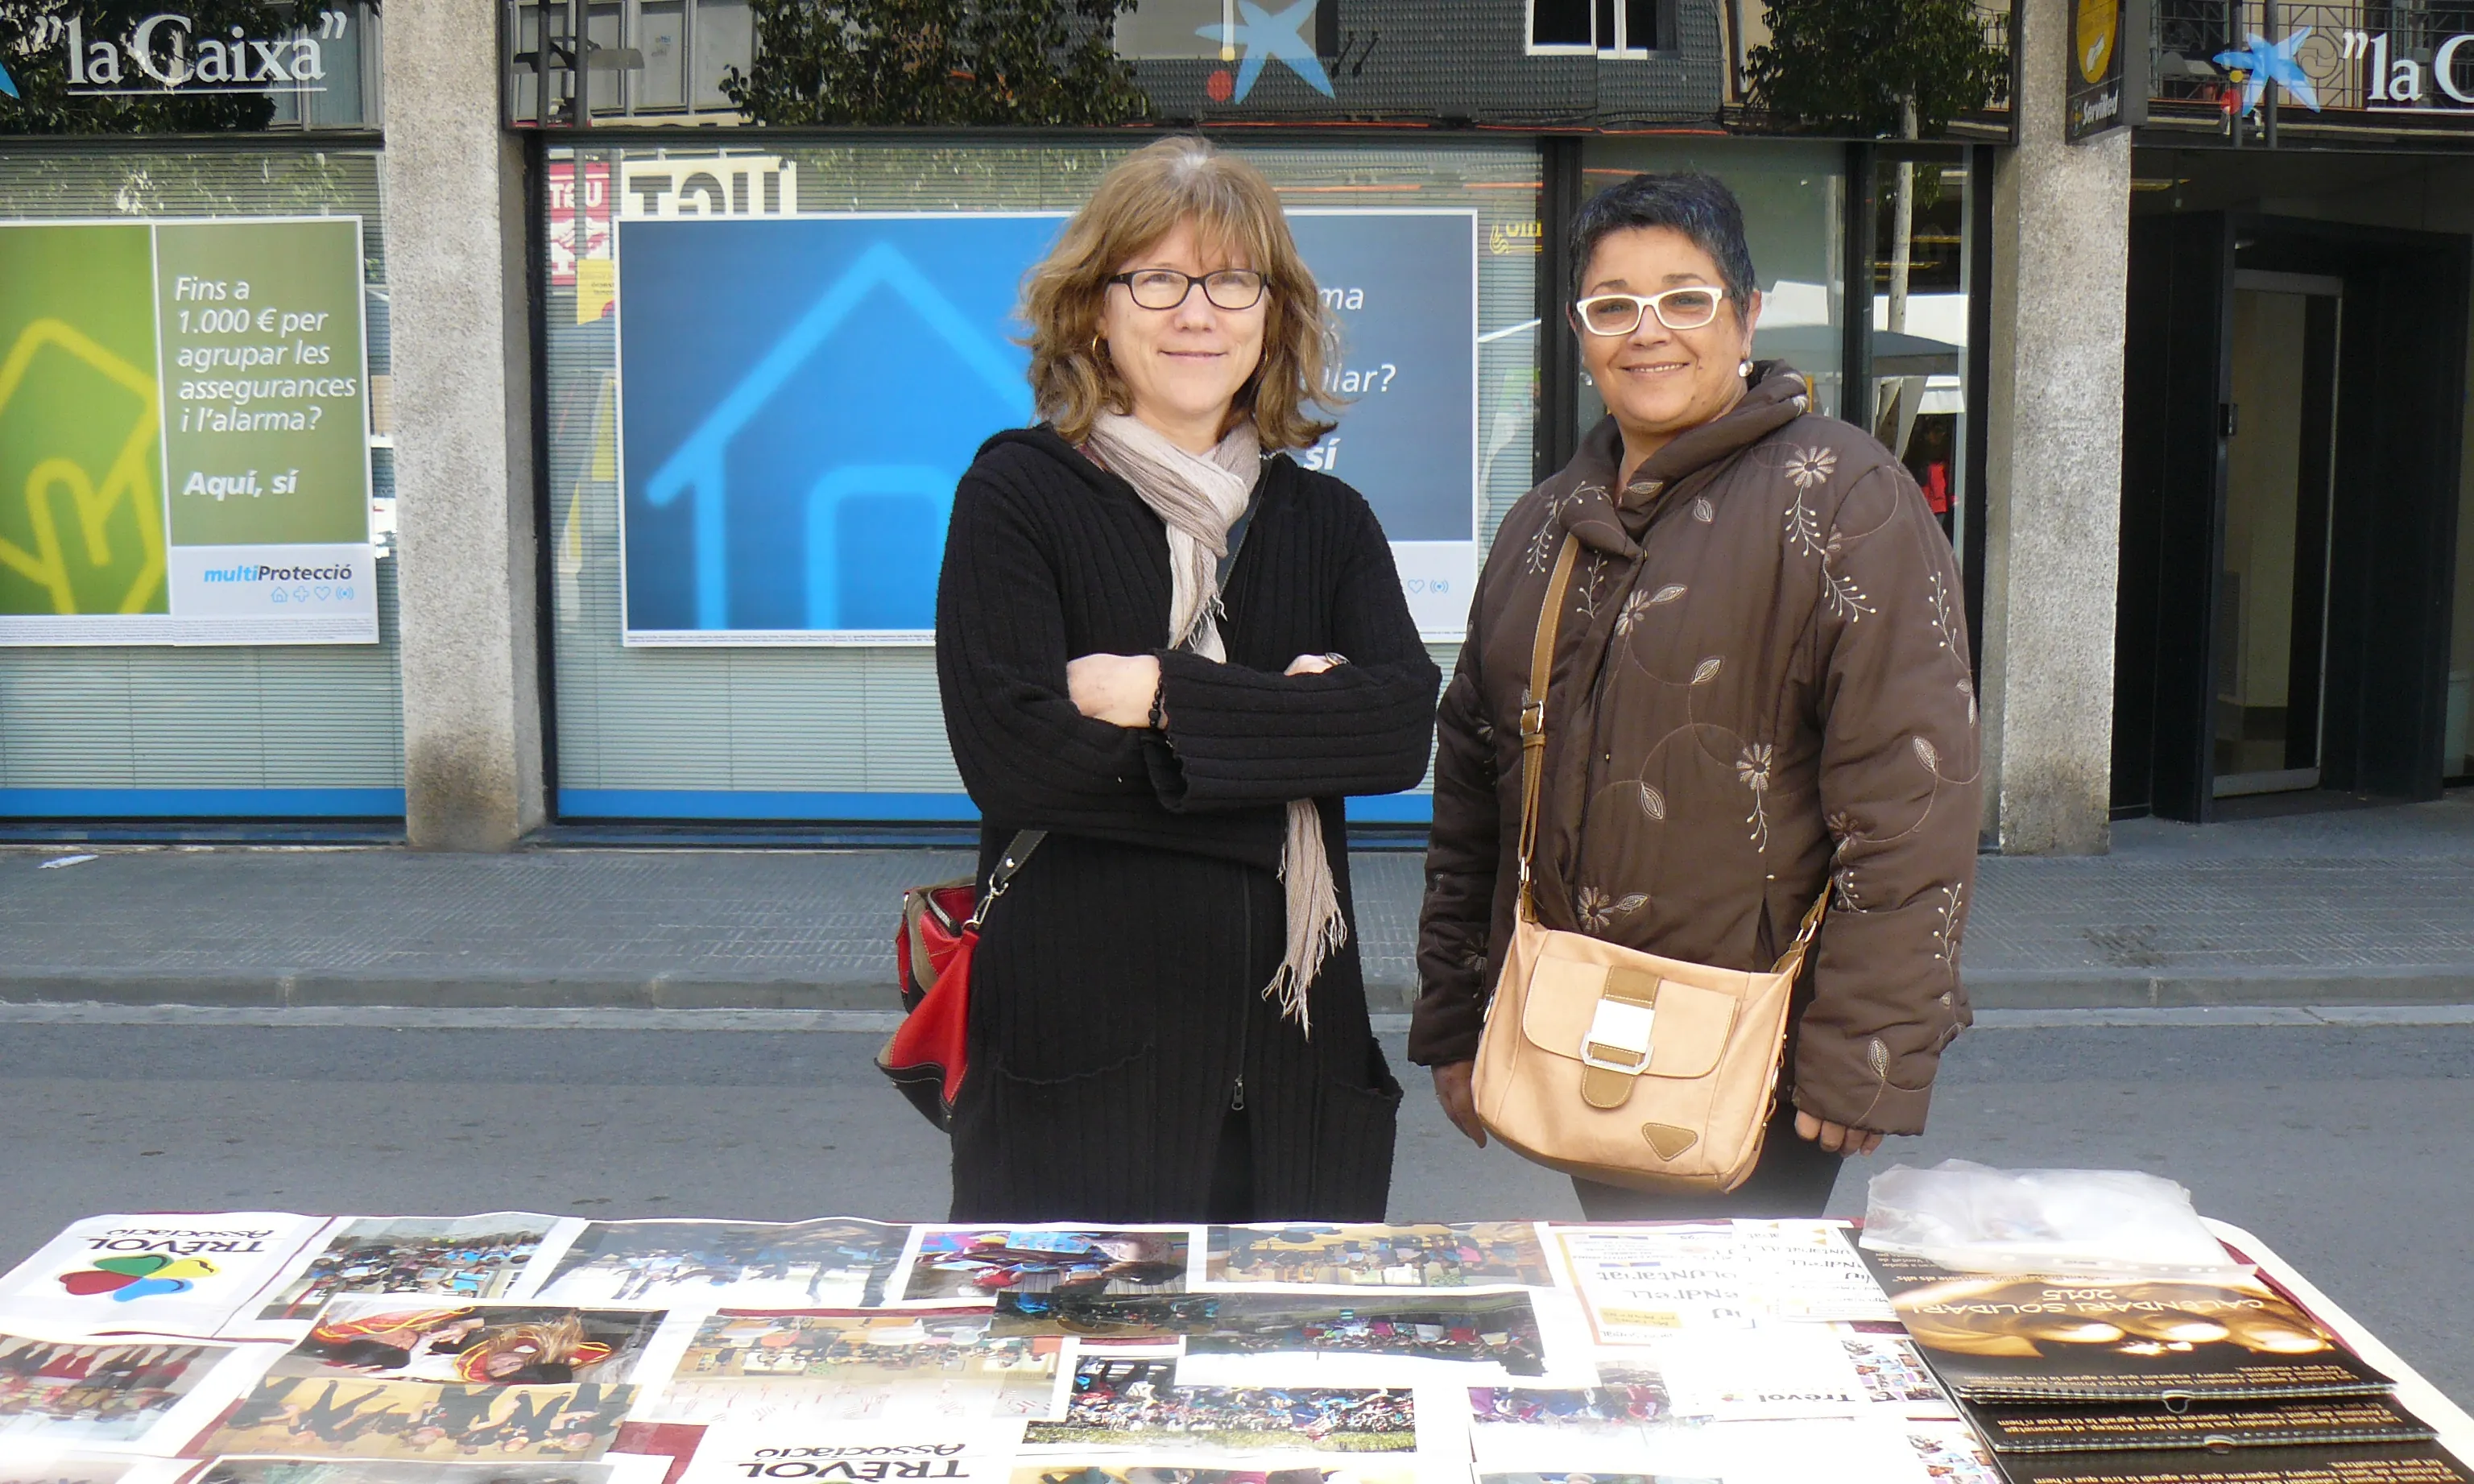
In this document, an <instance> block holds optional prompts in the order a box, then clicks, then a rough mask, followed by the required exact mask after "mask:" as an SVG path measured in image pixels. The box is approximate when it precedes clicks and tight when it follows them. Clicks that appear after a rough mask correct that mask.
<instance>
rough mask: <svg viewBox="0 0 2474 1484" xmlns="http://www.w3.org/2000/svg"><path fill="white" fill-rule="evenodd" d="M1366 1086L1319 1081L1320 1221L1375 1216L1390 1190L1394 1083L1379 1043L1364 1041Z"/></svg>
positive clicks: (1396, 1107)
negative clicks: (1320, 1100) (1320, 1085)
mask: <svg viewBox="0 0 2474 1484" xmlns="http://www.w3.org/2000/svg"><path fill="white" fill-rule="evenodd" d="M1366 1063H1367V1068H1366V1076H1367V1080H1368V1082H1369V1083H1370V1085H1369V1086H1364V1087H1353V1086H1350V1085H1349V1084H1348V1083H1346V1082H1342V1081H1339V1080H1338V1079H1332V1080H1329V1081H1326V1082H1325V1083H1323V1084H1322V1138H1321V1139H1320V1140H1319V1148H1318V1149H1317V1151H1316V1159H1315V1165H1316V1170H1315V1180H1314V1185H1315V1201H1314V1203H1313V1204H1314V1206H1315V1214H1316V1215H1317V1216H1318V1217H1320V1218H1322V1219H1323V1220H1326V1221H1381V1220H1383V1218H1384V1208H1385V1206H1386V1204H1388V1201H1389V1198H1390V1194H1391V1190H1392V1151H1393V1146H1394V1144H1395V1142H1396V1140H1397V1137H1398V1131H1399V1115H1400V1098H1401V1091H1400V1083H1399V1081H1398V1080H1397V1079H1396V1078H1395V1077H1394V1076H1393V1075H1392V1069H1391V1068H1390V1067H1389V1066H1388V1065H1386V1064H1385V1063H1384V1059H1383V1048H1382V1046H1381V1044H1380V1043H1378V1042H1374V1041H1371V1040H1370V1041H1369V1042H1367V1046H1366Z"/></svg>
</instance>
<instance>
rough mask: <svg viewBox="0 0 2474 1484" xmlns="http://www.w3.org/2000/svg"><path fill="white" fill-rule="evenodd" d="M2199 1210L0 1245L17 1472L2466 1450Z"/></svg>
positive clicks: (1445, 1475)
mask: <svg viewBox="0 0 2474 1484" xmlns="http://www.w3.org/2000/svg"><path fill="white" fill-rule="evenodd" d="M2217 1230H2218V1232H2219V1234H2220V1235H2222V1236H2223V1237H2225V1238H2226V1239H2227V1244H2226V1245H2227V1247H2228V1251H2229V1252H2230V1253H2232V1255H2233V1256H2234V1257H2235V1258H2236V1259H2238V1260H2240V1261H2241V1262H2243V1263H2244V1264H2246V1265H2247V1266H2245V1267H2244V1268H2242V1269H2239V1270H2237V1271H2236V1272H2234V1273H2232V1274H2230V1275H2219V1276H2216V1277H2207V1278H2186V1279H2181V1280H2176V1281H2172V1282H2168V1281H2166V1280H2163V1279H2144V1280H2138V1281H2122V1282H2107V1281H2102V1280H2097V1279H2091V1278H2089V1277H2085V1276H2084V1275H2081V1276H2077V1277H2069V1278H2047V1277H2015V1276H2013V1277H1984V1276H1975V1275H1967V1274H1958V1273H1952V1272H1947V1271H1943V1270H1939V1269H1935V1268H1933V1267H1931V1265H1930V1264H1928V1263H1924V1262H1922V1261H1921V1260H1920V1259H1915V1258H1902V1257H1897V1256H1893V1255H1885V1254H1882V1253H1867V1252H1864V1251H1862V1250H1860V1249H1859V1247H1858V1245H1857V1242H1856V1232H1855V1230H1854V1229H1851V1228H1850V1227H1849V1226H1848V1225H1847V1224H1844V1223H1839V1222H1829V1221H1733V1222H1714V1223H1699V1224H1672V1225H1635V1226H1594V1225H1561V1224H1547V1223H1531V1222H1474V1223H1463V1224H1453V1225H1419V1226H1328V1225H1295V1226H1252V1227H1185V1226H1142V1227H1104V1226H1082V1227H1076V1226H1042V1227H1003V1226H915V1227H914V1226H900V1225H888V1224H885V1223H879V1222H872V1221H865V1220H860V1219H855V1218H841V1217H831V1218H822V1219H818V1220H814V1221H806V1222H796V1223H751V1222H731V1221H688V1220H658V1221H606V1222H605V1221H592V1222H588V1221H584V1220H579V1219H574V1218H557V1217H550V1216H542V1215H530V1214H523V1213H497V1214H491V1215H483V1216H471V1217H449V1218H431V1217H418V1218H413V1217H327V1216H311V1215H300V1214H293V1213H287V1212H274V1211H231V1212H221V1213H211V1214H184V1215H159V1214H158V1215H108V1216H98V1217H93V1218H89V1219H87V1220H85V1221H81V1222H78V1223H76V1224H75V1225H73V1226H72V1227H70V1228H69V1229H67V1230H66V1231H64V1232H62V1233H61V1235H60V1236H59V1237H57V1238H55V1239H54V1240H53V1241H52V1242H50V1243H49V1244H48V1245H46V1246H45V1247H44V1248H43V1249H42V1250H41V1251H40V1252H38V1253H36V1254H35V1255H34V1256H33V1257H31V1258H29V1259H28V1260H27V1261H25V1262H24V1263H22V1264H20V1265H19V1266H18V1267H17V1268H16V1269H15V1270H14V1271H13V1272H12V1273H10V1274H9V1276H8V1277H6V1278H5V1279H0V1484H36V1481H41V1484H738V1481H745V1480H838V1481H851V1484H880V1481H892V1480H947V1481H971V1484H1473V1481H1474V1484H1650V1481H1697V1480H1720V1481H1725V1484H1771V1481H1779V1484H1784V1481H1804V1480H1814V1479H1831V1480H1847V1481H1857V1484H1869V1481H1876V1480H1878V1481H1881V1484H1917V1481H1939V1484H2001V1481H2004V1480H2006V1481H2008V1484H2030V1481H2044V1480H2056V1481H2059V1480H2119V1481H2133V1480H2136V1481H2147V1484H2178V1481H2181V1480H2186V1479H2188V1480H2200V1479H2217V1478H2240V1479H2244V1480H2249V1481H2252V1484H2320V1481H2326V1484H2461V1481H2466V1484H2474V1472H2469V1471H2468V1470H2467V1469H2466V1468H2465V1467H2464V1466H2463V1465H2462V1464H2461V1463H2459V1462H2458V1461H2457V1460H2458V1458H2459V1457H2462V1456H2464V1453H2465V1451H2466V1450H2467V1449H2468V1448H2469V1446H2474V1422H2469V1421H2468V1419H2467V1417H2466V1415H2465V1414H2464V1413H2463V1412H2462V1411H2461V1410H2459V1409H2458V1408H2457V1407H2456V1406H2455V1405H2453V1404H2452V1403H2450V1402H2449V1401H2448V1400H2447V1399H2444V1398H2442V1397H2440V1396H2439V1394H2438V1392H2436V1391H2434V1390H2433V1389H2432V1388H2431V1387H2430V1386H2429V1385H2428V1384H2427V1383H2425V1382H2424V1381H2422V1380H2421V1378H2420V1377H2418V1376H2415V1375H2413V1373H2412V1372H2411V1371H2409V1370H2408V1369H2407V1368H2406V1367H2405V1366H2404V1365H2403V1364H2402V1363H2401V1362H2399V1361H2398V1360H2397V1358H2396V1357H2395V1356H2394V1355H2393V1354H2390V1353H2389V1352H2388V1351H2387V1350H2385V1349H2384V1348H2382V1347H2381V1346H2380V1345H2379V1344H2378V1342H2377V1341H2376V1339H2374V1338H2373V1337H2371V1336H2369V1335H2367V1334H2365V1333H2363V1332H2362V1331H2361V1330H2360V1328H2359V1326H2355V1325H2353V1323H2352V1322H2351V1321H2350V1320H2349V1319H2347V1318H2346V1317H2345V1316H2343V1315H2342V1314H2341V1312H2339V1311H2337V1310H2336V1309H2335V1307H2334V1306H2333V1305H2331V1304H2329V1303H2328V1302H2327V1301H2326V1300H2325V1299H2324V1298H2323V1297H2322V1296H2321V1295H2319V1294H2318V1292H2317V1291H2316V1289H2314V1288H2313V1287H2312V1286H2311V1285H2310V1284H2309V1283H2308V1282H2307V1281H2305V1280H2304V1279H2302V1278H2301V1277H2300V1276H2299V1275H2297V1274H2294V1273H2292V1271H2291V1270H2290V1269H2289V1268H2287V1267H2286V1266H2285V1265H2284V1264H2282V1263H2281V1262H2279V1261H2277V1260H2276V1259H2275V1257H2274V1256H2273V1254H2272V1253H2268V1251H2267V1250H2266V1249H2265V1248H2263V1247H2262V1246H2260V1244H2259V1243H2258V1242H2257V1241H2256V1240H2255V1239H2252V1238H2250V1237H2248V1236H2247V1235H2246V1234H2244V1233H2241V1232H2238V1231H2234V1230H2233V1229H2226V1228H2219V1229H2217ZM2452 1450H2454V1451H2452Z"/></svg>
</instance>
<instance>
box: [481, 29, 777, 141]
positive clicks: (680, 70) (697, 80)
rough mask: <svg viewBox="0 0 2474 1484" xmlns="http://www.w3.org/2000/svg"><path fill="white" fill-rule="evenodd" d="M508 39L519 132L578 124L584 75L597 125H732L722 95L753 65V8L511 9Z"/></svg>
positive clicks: (512, 100) (512, 98)
mask: <svg viewBox="0 0 2474 1484" xmlns="http://www.w3.org/2000/svg"><path fill="white" fill-rule="evenodd" d="M579 20H581V22H582V29H583V36H581V38H578V37H577V36H575V34H574V31H575V26H576V23H577V22H578V21H579ZM507 30H508V35H509V36H511V37H512V38H513V41H514V45H513V46H512V48H511V49H510V50H511V51H512V53H513V55H512V56H511V58H510V59H509V60H510V61H511V63H512V71H513V74H514V84H515V85H514V87H513V88H512V89H511V90H510V92H509V100H510V108H511V109H512V111H513V113H514V115H515V121H516V122H518V123H521V124H572V123H574V122H575V113H576V107H575V95H576V83H577V80H578V77H579V75H580V76H581V78H582V81H583V84H584V87H585V90H586V92H587V94H588V95H589V97H590V98H591V100H592V113H593V116H594V117H595V118H632V117H638V116H644V115H652V116H662V115H667V116H671V117H677V116H680V115H686V116H689V117H693V116H695V115H697V114H701V113H721V114H733V115H735V114H736V112H737V111H738V110H737V109H734V108H733V107H732V106H731V103H730V99H729V98H728V96H727V95H726V94H724V92H723V91H722V87H723V85H724V83H725V82H726V81H727V80H728V78H729V74H730V71H731V69H732V68H734V67H735V68H737V69H738V70H739V71H740V72H741V73H744V72H746V71H747V70H748V68H749V67H750V66H751V65H752V64H753V62H754V61H755V55H756V51H755V35H756V33H755V25H754V22H753V20H752V18H751V17H750V15H749V12H748V5H747V0H591V3H590V4H570V3H567V0H551V3H549V4H547V5H544V4H543V3H541V0H511V3H510V4H509V5H508V7H507ZM579 39H580V42H581V44H579Z"/></svg>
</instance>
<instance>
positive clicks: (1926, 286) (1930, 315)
mask: <svg viewBox="0 0 2474 1484" xmlns="http://www.w3.org/2000/svg"><path fill="white" fill-rule="evenodd" d="M1919 153H1920V155H1922V158H1884V159H1881V160H1879V161H1878V162H1877V165H1876V169H1877V170H1878V172H1879V174H1878V176H1877V177H1876V179H1875V181H1874V188H1873V203H1874V213H1875V214H1874V221H1873V272H1872V279H1873V364H1872V367H1871V372H1872V384H1871V387H1870V389H1869V392H1870V395H1869V397H1868V398H1865V399H1863V400H1862V401H1859V402H1858V403H1856V405H1858V406H1867V405H1868V406H1869V409H1870V414H1871V415H1870V423H1871V426H1872V430H1873V436H1874V437H1876V438H1878V439H1880V442H1881V445H1882V446H1883V447H1884V448H1886V449H1888V450H1890V451H1891V452H1892V453H1895V454H1897V455H1898V457H1899V461H1900V462H1901V463H1903V464H1904V465H1906V467H1907V473H1909V474H1913V475H1914V476H1915V480H1916V487H1917V488H1918V489H1921V490H1923V491H1924V495H1925V502H1926V503H1927V504H1928V505H1929V506H1931V507H1932V512H1933V515H1934V516H1935V517H1936V518H1937V519H1938V520H1939V521H1940V522H1941V527H1942V530H1943V531H1944V532H1945V533H1947V534H1948V535H1949V536H1950V538H1951V540H1952V542H1953V545H1955V546H1957V547H1959V549H1960V550H1962V551H1964V550H1965V549H1966V547H1967V531H1966V521H1967V500H1966V498H1965V497H1966V482H1967V470H1968V467H1969V465H1970V462H1971V457H1970V455H1971V454H1972V453H1973V452H1974V451H1975V450H1972V449H1971V448H1970V443H1971V439H1970V436H1969V433H1970V424H1971V421H1972V420H1971V419H1970V418H1969V417H1968V395H1969V390H1970V389H1969V386H1968V375H1967V373H1968V351H1967V348H1968V328H1969V306H1970V304H1972V302H1973V301H1972V291H1973V289H1974V287H1975V284H1974V282H1973V281H1972V280H1973V277H1974V276H1973V273H1972V271H1971V263H1970V257H1971V254H1970V251H1969V249H1970V247H1971V246H1972V239H1971V213H1970V211H1969V209H1968V207H1969V202H1968V186H1969V183H1970V182H1969V179H1968V171H1967V164H1966V161H1965V160H1964V159H1963V158H1957V157H1956V156H1954V155H1950V154H1948V153H1947V152H1932V153H1930V154H1924V153H1923V152H1919Z"/></svg>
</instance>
